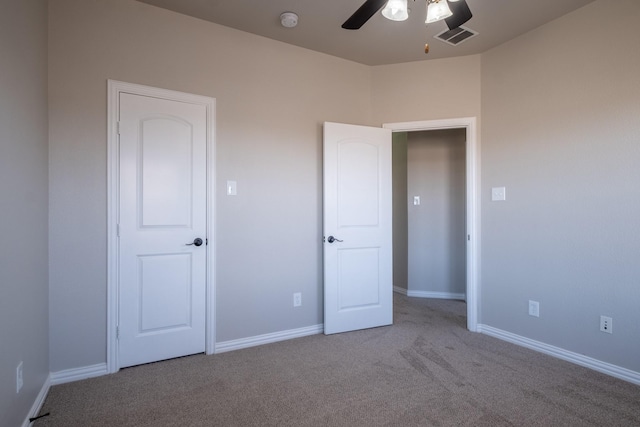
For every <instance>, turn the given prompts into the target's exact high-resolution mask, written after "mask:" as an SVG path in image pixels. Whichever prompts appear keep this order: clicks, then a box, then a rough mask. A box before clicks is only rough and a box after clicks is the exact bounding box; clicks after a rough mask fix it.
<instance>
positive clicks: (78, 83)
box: [49, 0, 371, 372]
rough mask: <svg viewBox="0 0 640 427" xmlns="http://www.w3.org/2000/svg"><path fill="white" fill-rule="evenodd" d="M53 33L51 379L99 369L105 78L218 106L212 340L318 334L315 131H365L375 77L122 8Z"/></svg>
mask: <svg viewBox="0 0 640 427" xmlns="http://www.w3.org/2000/svg"><path fill="white" fill-rule="evenodd" d="M49 24H50V31H49V37H50V39H49V42H50V52H49V54H50V58H51V61H50V79H49V84H50V89H51V90H50V107H51V110H50V126H51V128H50V138H51V140H50V167H51V251H50V253H51V284H50V287H51V370H52V371H54V372H56V371H60V370H64V369H69V368H76V367H82V366H89V365H93V364H97V363H104V362H105V361H106V356H105V353H106V288H107V282H106V221H107V219H106V212H107V210H106V209H107V193H106V188H107V180H106V167H107V157H106V153H107V140H106V117H107V115H106V102H107V100H106V84H107V79H116V80H122V81H127V82H132V83H140V84H145V85H150V86H156V87H162V88H167V89H174V90H179V91H184V92H192V93H197V94H200V95H207V96H211V97H214V98H216V100H217V117H216V121H217V129H216V134H217V141H216V143H217V153H216V154H217V162H216V167H217V173H216V176H217V179H218V197H217V200H216V203H217V209H216V214H217V218H216V226H217V230H216V231H217V240H216V245H217V248H218V251H217V254H216V257H215V261H216V265H217V271H216V280H217V295H216V296H217V300H218V304H217V319H216V320H217V326H218V328H217V340H218V341H226V340H232V339H238V338H243V337H250V336H255V335H260V334H265V333H270V332H278V331H282V330H288V329H295V328H301V327H305V326H312V325H317V324H320V323H322V322H323V319H322V270H321V252H320V251H321V236H322V231H321V185H322V182H321V161H322V155H321V153H322V151H321V124H322V122H323V121H340V122H347V123H356V124H369V123H370V122H371V99H370V97H371V95H370V81H371V77H370V69H369V68H368V67H366V66H363V65H359V64H356V63H353V62H348V61H344V60H341V59H337V58H334V57H331V56H327V55H324V54H319V53H316V52H312V51H309V50H305V49H301V48H298V47H294V46H290V45H286V44H283V43H279V42H275V41H272V40H268V39H265V38H261V37H257V36H254V35H251V34H248V33H243V32H240V31H236V30H231V29H228V28H226V27H221V26H218V25H215V24H211V23H208V22H205V21H200V20H196V19H193V18H190V17H186V16H182V15H178V14H175V13H172V12H168V11H165V10H162V9H159V8H155V7H151V6H148V5H145V4H142V3H138V2H134V1H130V0H117V1H112V0H56V1H54V2H51V4H50V16H49ZM228 179H233V180H236V181H237V182H238V196H235V197H227V196H225V195H224V194H225V193H224V183H225V181H226V180H228ZM294 292H302V297H303V298H302V300H303V307H302V309H296V310H294V309H293V307H292V302H291V301H292V294H293V293H294Z"/></svg>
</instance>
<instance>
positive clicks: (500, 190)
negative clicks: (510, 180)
mask: <svg viewBox="0 0 640 427" xmlns="http://www.w3.org/2000/svg"><path fill="white" fill-rule="evenodd" d="M503 200H507V189H506V188H505V187H493V188H492V189H491V201H492V202H501V201H503Z"/></svg>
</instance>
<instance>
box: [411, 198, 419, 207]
mask: <svg viewBox="0 0 640 427" xmlns="http://www.w3.org/2000/svg"><path fill="white" fill-rule="evenodd" d="M413 205H414V206H419V205H420V196H413Z"/></svg>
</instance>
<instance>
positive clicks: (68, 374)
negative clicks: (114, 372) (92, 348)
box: [51, 363, 109, 385]
mask: <svg viewBox="0 0 640 427" xmlns="http://www.w3.org/2000/svg"><path fill="white" fill-rule="evenodd" d="M108 373H109V371H108V370H107V364H106V363H98V364H96V365H91V366H83V367H81V368H72V369H65V370H64V371H58V372H52V373H51V385H59V384H65V383H70V382H73V381H80V380H86V379H87V378H93V377H101V376H103V375H107V374H108Z"/></svg>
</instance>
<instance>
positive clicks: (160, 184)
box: [118, 93, 207, 367]
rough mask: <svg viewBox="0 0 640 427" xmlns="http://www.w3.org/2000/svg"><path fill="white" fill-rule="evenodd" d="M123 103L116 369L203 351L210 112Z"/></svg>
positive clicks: (163, 103)
mask: <svg viewBox="0 0 640 427" xmlns="http://www.w3.org/2000/svg"><path fill="white" fill-rule="evenodd" d="M119 102H120V117H119V128H120V145H119V195H120V197H119V218H118V224H119V241H118V249H119V293H118V298H119V299H118V306H119V316H118V361H119V366H120V367H126V366H132V365H138V364H142V363H148V362H153V361H157V360H163V359H169V358H172V357H178V356H184V355H188V354H195V353H201V352H204V350H205V293H206V256H207V246H206V232H207V230H206V215H207V212H206V206H207V197H206V167H207V163H206V158H207V153H206V147H207V144H206V141H207V138H206V132H207V122H206V119H207V112H206V106H204V105H198V104H189V103H186V102H178V101H172V100H167V99H159V98H155V97H149V96H142V95H133V94H128V93H122V94H120V100H119ZM196 239H201V240H202V244H200V245H198V243H199V242H198V241H197V240H196ZM194 243H195V244H194Z"/></svg>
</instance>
